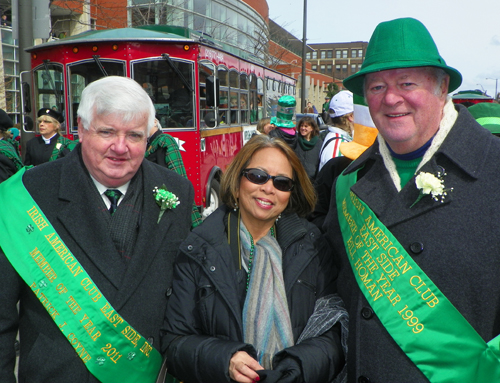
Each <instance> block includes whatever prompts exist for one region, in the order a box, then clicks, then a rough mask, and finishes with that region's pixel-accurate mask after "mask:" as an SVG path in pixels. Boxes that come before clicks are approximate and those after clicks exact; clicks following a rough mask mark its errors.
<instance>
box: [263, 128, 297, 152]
mask: <svg viewBox="0 0 500 383" xmlns="http://www.w3.org/2000/svg"><path fill="white" fill-rule="evenodd" d="M269 137H274V138H281V139H282V140H283V141H285V142H286V143H287V144H288V145H289V146H290V147H291V148H292V149H295V147H296V146H297V134H294V135H293V136H292V135H291V134H288V133H287V132H284V131H283V130H281V129H280V128H276V129H273V130H271V131H270V132H269Z"/></svg>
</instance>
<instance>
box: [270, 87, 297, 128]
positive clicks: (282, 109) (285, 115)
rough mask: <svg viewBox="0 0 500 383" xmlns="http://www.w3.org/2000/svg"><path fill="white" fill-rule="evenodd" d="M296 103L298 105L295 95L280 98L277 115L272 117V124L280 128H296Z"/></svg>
mask: <svg viewBox="0 0 500 383" xmlns="http://www.w3.org/2000/svg"><path fill="white" fill-rule="evenodd" d="M295 105H297V101H295V98H294V97H292V96H288V95H285V96H282V97H281V98H280V99H279V100H278V109H277V112H276V117H273V118H271V124H274V125H276V126H277V127H278V128H280V127H281V128H295V122H294V121H293V115H294V114H295Z"/></svg>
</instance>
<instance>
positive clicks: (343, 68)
mask: <svg viewBox="0 0 500 383" xmlns="http://www.w3.org/2000/svg"><path fill="white" fill-rule="evenodd" d="M342 73H343V74H347V64H343V65H342Z"/></svg>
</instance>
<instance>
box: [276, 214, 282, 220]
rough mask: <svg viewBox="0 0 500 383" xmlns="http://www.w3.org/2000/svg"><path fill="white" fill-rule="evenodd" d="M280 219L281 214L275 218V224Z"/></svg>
mask: <svg viewBox="0 0 500 383" xmlns="http://www.w3.org/2000/svg"><path fill="white" fill-rule="evenodd" d="M280 218H281V214H280V215H278V218H276V222H278V219H280Z"/></svg>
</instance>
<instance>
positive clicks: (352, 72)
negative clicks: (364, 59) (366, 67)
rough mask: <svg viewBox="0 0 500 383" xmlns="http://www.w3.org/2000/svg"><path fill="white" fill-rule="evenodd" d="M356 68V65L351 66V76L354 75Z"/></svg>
mask: <svg viewBox="0 0 500 383" xmlns="http://www.w3.org/2000/svg"><path fill="white" fill-rule="evenodd" d="M356 68H357V65H356V64H351V74H354V73H356Z"/></svg>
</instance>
